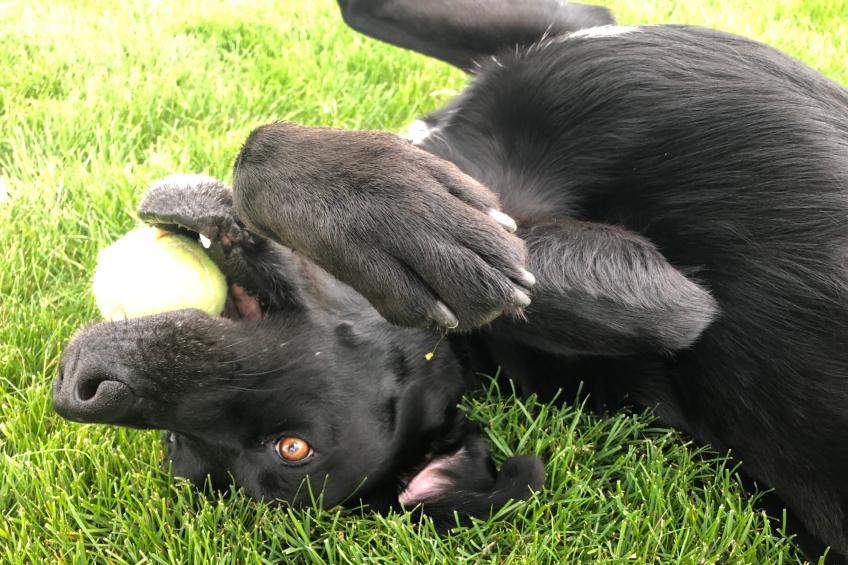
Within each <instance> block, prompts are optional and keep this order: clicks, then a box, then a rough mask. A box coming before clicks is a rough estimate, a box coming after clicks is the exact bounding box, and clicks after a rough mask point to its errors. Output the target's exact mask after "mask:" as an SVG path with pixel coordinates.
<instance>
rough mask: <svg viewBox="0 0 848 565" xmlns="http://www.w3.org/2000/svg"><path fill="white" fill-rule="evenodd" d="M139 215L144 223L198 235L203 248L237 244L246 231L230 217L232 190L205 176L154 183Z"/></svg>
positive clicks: (171, 178) (180, 177)
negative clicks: (218, 243) (213, 244)
mask: <svg viewBox="0 0 848 565" xmlns="http://www.w3.org/2000/svg"><path fill="white" fill-rule="evenodd" d="M138 215H139V217H140V218H141V220H142V221H143V222H145V223H147V224H151V225H157V226H161V227H164V228H166V229H174V230H184V231H188V232H194V233H196V234H198V238H199V240H200V242H201V243H202V244H203V246H204V247H207V248H208V247H209V246H210V245H211V244H212V243H213V242H220V243H221V244H222V245H223V247H224V248H230V247H231V246H232V245H234V244H237V243H240V242H241V241H242V239H243V238H244V237H245V235H246V234H245V232H244V230H242V228H241V226H239V224H238V222H237V221H236V220H235V218H234V216H233V195H232V191H231V190H230V189H229V188H228V187H227V185H225V184H224V183H223V182H221V181H219V180H218V179H215V178H212V177H207V176H204V175H171V176H169V177H166V178H164V179H162V180H159V181H157V182H155V183H153V184H152V185H151V186H150V188H149V189H148V191H147V193H146V194H145V195H144V197H143V198H142V201H141V204H140V205H139V209H138Z"/></svg>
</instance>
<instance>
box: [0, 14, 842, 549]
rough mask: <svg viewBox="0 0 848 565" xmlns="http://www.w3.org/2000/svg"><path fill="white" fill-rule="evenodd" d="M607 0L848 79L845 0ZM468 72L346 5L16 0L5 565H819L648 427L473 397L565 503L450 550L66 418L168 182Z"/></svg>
mask: <svg viewBox="0 0 848 565" xmlns="http://www.w3.org/2000/svg"><path fill="white" fill-rule="evenodd" d="M606 4H607V5H609V6H610V7H611V8H613V10H614V11H615V13H616V14H617V16H618V18H619V20H620V21H621V22H623V23H669V22H675V23H692V24H701V25H706V26H710V27H716V28H720V29H724V30H728V31H734V32H738V33H742V34H744V35H748V36H751V37H754V38H758V39H761V40H763V41H765V42H767V43H770V44H771V45H774V46H776V47H778V48H781V49H783V50H785V51H787V52H788V53H790V54H792V55H794V56H796V57H798V58H800V59H801V60H803V61H805V62H807V63H808V64H810V65H812V66H813V67H815V68H816V69H818V70H820V71H822V72H823V73H825V74H827V75H828V76H830V77H832V78H834V79H835V80H837V81H839V82H841V83H842V84H848V1H846V0H738V1H737V0H690V1H688V2H674V1H671V0H643V1H638V2H637V1H635V0H629V1H625V0H617V1H611V2H606ZM465 80H466V79H465V77H464V76H463V75H462V74H461V73H460V72H458V71H456V70H453V69H451V68H449V67H447V66H445V65H443V64H441V63H437V62H434V61H430V60H427V59H425V58H423V57H420V56H418V55H413V54H410V53H407V52H403V51H400V50H398V49H394V48H391V47H388V46H384V45H382V44H379V43H377V42H375V41H372V40H370V39H367V38H364V37H361V36H358V35H355V34H354V33H352V32H351V31H349V30H348V29H346V28H345V27H344V26H343V25H342V22H341V19H340V17H339V16H338V14H337V10H336V7H335V4H334V3H333V2H331V1H329V0H321V1H311V0H280V1H277V2H272V1H270V0H258V1H251V2H247V1H239V0H230V1H224V0H203V1H193V0H192V1H180V2H164V1H159V0H149V1H135V2H130V1H126V2H117V1H114V2H106V1H105V0H66V1H59V0H29V1H27V0H17V1H11V2H2V3H0V132H2V135H0V249H2V250H3V251H2V253H0V510H2V520H0V561H2V562H4V563H27V562H68V563H86V562H109V563H133V564H134V563H141V562H157V563H186V562H219V563H230V562H239V563H252V562H258V561H268V562H277V561H285V560H294V561H298V562H300V561H303V562H317V563H320V562H361V561H381V562H415V563H418V562H421V563H424V562H434V563H453V562H458V561H473V562H478V561H481V562H503V561H508V560H514V561H516V562H525V563H547V562H550V563H557V562H565V563H576V562H597V563H625V562H627V563H630V562H634V563H646V562H656V563H716V562H721V563H758V562H759V563H796V562H799V561H801V557H800V556H799V554H798V552H797V550H796V549H795V547H794V546H793V544H792V542H791V541H790V540H789V539H787V538H786V536H784V535H783V534H782V532H781V531H780V530H781V529H780V527H776V526H775V525H774V524H772V523H770V522H769V521H768V520H767V519H766V518H765V516H764V515H763V514H762V512H760V511H758V510H757V509H756V505H755V501H754V500H752V497H751V496H750V495H749V494H747V493H745V492H744V490H743V489H742V487H741V486H740V484H739V481H738V478H737V476H736V474H735V473H734V469H733V467H732V466H731V465H728V464H727V463H726V462H725V461H724V460H723V458H722V457H720V456H719V455H717V454H712V453H710V452H706V451H702V450H698V449H696V448H695V447H694V446H692V445H691V443H689V441H688V439H687V438H686V437H683V436H681V435H680V434H677V433H675V432H672V431H669V430H665V429H662V428H659V427H657V426H656V424H655V423H653V422H652V420H651V418H650V417H649V415H632V414H631V415H625V414H622V415H617V416H614V417H610V418H608V419H603V420H602V419H598V418H596V417H594V416H592V415H591V414H589V413H588V412H586V411H583V410H581V408H580V406H566V407H563V408H555V407H553V406H548V405H542V404H538V403H535V402H533V401H532V400H530V401H525V402H521V401H517V400H515V399H514V398H513V397H512V396H511V394H510V391H509V390H501V391H498V390H497V389H496V388H494V387H493V388H491V389H490V390H488V391H486V392H482V393H480V394H477V395H475V396H472V397H470V398H468V399H467V400H466V402H465V407H466V409H467V410H468V411H469V413H470V414H471V415H472V417H474V418H475V419H477V420H479V421H481V422H483V423H484V426H485V429H486V433H487V434H488V436H489V438H490V439H491V442H492V444H493V447H494V450H495V452H496V453H497V455H498V457H499V458H501V459H503V458H504V457H506V456H508V455H510V454H512V453H522V452H534V453H537V454H540V455H541V456H543V457H544V458H545V459H546V461H547V463H548V478H547V482H546V489H545V491H544V492H542V493H540V494H538V495H537V496H535V497H534V498H533V499H532V500H530V501H529V502H527V503H522V504H518V505H516V506H515V507H514V508H512V510H513V511H514V513H513V514H512V521H511V522H503V521H496V520H495V521H490V522H480V523H477V524H475V525H474V526H473V527H470V528H465V529H460V530H456V531H454V532H453V533H452V534H450V535H448V536H444V537H437V536H436V535H435V534H434V533H433V531H432V529H431V527H430V525H429V524H428V523H426V522H423V523H415V522H413V521H412V520H411V519H410V518H409V516H407V515H402V514H399V515H391V516H386V517H379V516H373V515H371V514H369V513H368V512H367V511H362V510H344V511H342V510H338V509H327V510H321V509H307V510H294V509H291V508H287V507H285V506H276V507H274V506H270V505H267V504H260V503H255V502H252V501H250V500H248V499H246V498H245V497H244V496H243V495H241V494H239V493H234V494H230V495H226V496H204V495H201V494H199V493H197V492H196V491H194V490H193V489H192V488H191V487H190V486H188V485H187V484H185V483H184V482H183V481H180V480H177V479H174V478H173V477H171V476H169V474H168V473H167V471H166V470H164V469H163V467H162V465H161V456H162V453H161V449H160V446H159V443H158V434H157V433H154V432H139V431H132V430H126V429H116V428H107V427H99V426H83V425H76V424H72V423H69V422H66V421H64V420H62V419H61V418H59V417H58V416H56V415H55V414H54V413H53V412H52V409H51V407H50V384H51V381H52V379H53V377H54V373H55V370H56V365H57V361H58V357H59V353H60V351H61V348H62V346H63V344H64V343H65V342H67V340H68V339H69V337H70V336H71V335H72V334H73V332H74V331H75V329H76V328H78V327H79V326H80V325H82V324H85V323H87V322H89V321H91V320H94V319H96V312H95V309H94V303H93V299H92V297H91V295H90V293H89V285H90V278H91V272H92V267H93V264H94V260H95V257H96V251H97V249H98V248H99V247H101V246H102V245H103V244H104V243H105V242H108V241H110V240H112V239H114V238H116V237H117V236H119V235H120V234H122V233H123V232H124V231H126V230H128V229H129V228H130V227H132V226H133V225H134V224H135V222H136V219H135V218H134V208H135V206H136V204H137V202H138V198H139V196H140V194H141V192H142V191H143V189H144V187H145V186H146V185H147V184H148V183H150V182H151V181H152V180H154V179H156V178H158V177H161V176H164V175H166V174H169V173H172V172H175V171H180V172H204V173H208V174H211V175H215V176H220V177H222V178H226V179H229V177H230V167H231V163H232V160H233V158H234V156H235V154H236V152H237V150H238V148H239V145H240V144H241V142H242V140H243V139H244V138H245V136H246V135H247V133H248V132H249V131H250V130H251V129H252V128H253V127H255V126H257V125H259V124H262V123H266V122H269V121H272V120H280V119H285V120H293V121H298V122H302V123H306V124H319V125H330V126H337V127H348V128H372V129H387V130H393V131H397V130H399V129H401V128H402V127H403V126H404V125H405V124H406V123H408V122H410V121H411V120H412V119H413V118H414V117H415V116H416V115H418V114H420V113H422V112H425V111H428V110H430V109H433V108H435V107H436V106H438V105H439V104H441V103H443V102H445V101H446V100H447V99H448V98H449V97H450V96H451V95H452V94H453V93H455V92H456V91H458V90H459V89H461V88H462V86H463V84H464V83H465Z"/></svg>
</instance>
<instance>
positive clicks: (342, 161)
mask: <svg viewBox="0 0 848 565" xmlns="http://www.w3.org/2000/svg"><path fill="white" fill-rule="evenodd" d="M340 4H341V6H342V11H343V15H344V16H345V19H346V21H348V23H349V24H350V25H352V26H353V27H355V28H357V29H360V30H361V31H364V32H366V33H369V34H371V35H374V36H376V37H379V38H381V39H384V40H387V41H390V42H392V43H395V44H398V45H401V46H404V47H411V48H414V49H417V50H419V51H422V52H424V53H427V54H430V55H434V56H436V57H439V58H441V59H443V60H446V61H448V62H450V63H452V64H455V65H457V66H460V67H462V68H466V69H470V70H473V71H474V72H475V73H476V75H477V76H476V78H475V80H474V81H473V82H472V83H471V85H470V86H469V87H468V89H467V90H466V91H465V92H463V93H462V94H461V95H460V96H459V97H458V98H457V99H456V100H454V101H452V102H451V103H450V104H448V106H447V107H446V108H444V109H442V110H439V111H437V112H435V113H433V114H432V115H430V116H427V117H425V118H423V119H422V120H421V121H420V122H418V123H417V124H415V127H414V128H413V130H412V138H413V143H409V142H406V141H403V140H401V139H399V138H397V137H396V136H393V135H390V134H379V133H373V132H350V131H339V130H331V129H321V128H305V127H301V126H294V125H290V124H274V125H270V126H265V127H263V128H260V129H258V130H256V131H255V132H254V133H253V134H251V136H250V138H249V139H248V140H247V142H246V143H245V146H244V148H243V149H242V152H241V153H240V155H239V157H238V160H237V162H236V168H235V178H234V196H235V205H234V209H233V203H232V201H231V199H230V198H231V197H230V195H229V193H228V192H227V191H226V189H224V188H223V187H222V186H221V185H220V184H217V183H215V182H214V181H200V182H198V181H194V182H189V183H180V182H178V181H174V180H172V181H169V182H167V183H165V184H166V185H167V186H164V185H163V186H160V187H157V188H154V189H153V190H152V191H151V192H150V193H149V195H148V196H147V198H146V199H145V202H144V203H143V204H142V210H141V212H142V217H143V218H145V219H146V220H147V221H149V222H151V223H158V224H179V225H181V226H183V227H185V228H187V229H189V230H191V231H195V232H199V233H204V234H206V235H207V236H210V237H211V238H212V239H213V240H215V241H217V242H218V245H216V247H215V248H214V249H213V251H214V252H215V253H217V255H216V258H217V259H218V261H219V263H220V264H221V265H222V267H223V268H224V270H225V272H226V273H227V275H228V278H229V279H230V281H231V282H233V283H238V285H239V286H238V287H236V288H235V289H234V293H233V296H232V297H231V312H232V314H233V315H232V316H230V317H236V318H239V317H240V318H246V319H247V320H246V321H245V320H242V321H238V322H233V321H230V320H225V319H220V318H212V317H209V316H206V315H203V314H201V313H199V312H182V313H175V314H168V315H162V316H157V317H151V318H145V319H141V320H136V321H131V322H127V323H122V324H101V325H97V326H94V327H92V328H89V329H88V330H86V331H84V332H82V333H81V334H80V335H79V336H78V337H77V338H76V339H75V341H74V342H73V343H72V344H71V345H70V346H69V347H68V350H67V351H66V354H65V356H64V360H63V368H62V372H61V374H60V378H59V379H57V383H56V388H55V390H54V402H55V404H56V406H57V409H58V410H59V411H60V412H61V413H63V414H64V415H66V416H68V417H72V418H75V419H82V420H87V421H103V422H109V423H120V424H126V425H136V426H142V427H155V428H163V429H170V430H174V431H176V432H178V433H177V434H172V439H173V440H174V441H175V442H176V444H174V445H175V447H173V448H172V449H171V455H172V459H173V465H174V471H175V473H177V474H183V475H186V476H190V477H192V478H193V479H194V480H197V481H202V480H203V477H205V476H206V475H207V474H208V475H211V476H212V477H213V482H217V483H219V484H226V483H228V481H229V476H230V475H232V477H233V478H234V479H235V481H236V483H237V484H240V485H242V486H244V487H245V489H246V490H247V491H248V492H249V493H250V494H251V495H253V496H256V497H265V498H285V499H290V500H292V499H298V500H300V499H301V496H302V494H301V495H296V494H295V493H296V491H297V486H298V485H299V484H300V482H301V480H302V479H303V478H304V476H305V475H307V474H308V475H309V477H310V480H311V481H315V480H317V481H318V484H321V482H322V481H326V483H327V484H326V488H325V491H324V492H325V501H326V502H329V503H337V502H340V501H343V500H345V499H347V497H349V496H351V495H353V494H354V491H356V493H357V497H354V498H356V499H357V500H358V499H360V498H361V499H363V500H365V501H366V502H368V503H370V504H372V505H373V506H375V507H378V508H380V507H387V506H391V505H393V504H396V503H397V501H398V500H400V501H401V502H403V503H407V504H409V503H417V502H424V503H425V506H424V507H425V510H426V511H428V512H429V513H431V514H432V515H434V516H436V517H439V516H441V517H443V518H445V519H447V517H449V516H450V514H451V512H452V511H453V510H459V511H460V513H465V514H469V515H477V514H482V513H485V512H487V511H488V509H489V508H490V507H492V506H493V505H494V506H497V505H499V504H502V502H503V501H505V500H506V499H508V498H520V497H522V496H525V495H526V494H527V492H528V488H527V487H528V485H529V486H532V487H534V488H536V487H538V486H539V482H540V479H541V469H540V467H539V463H538V461H536V460H534V459H532V458H514V459H511V460H509V461H508V462H507V463H506V464H505V465H504V467H503V468H502V469H501V473H500V474H499V475H498V474H496V473H495V472H494V469H493V468H492V467H491V464H490V463H488V458H487V455H486V449H485V446H484V445H483V443H482V440H480V439H479V437H478V436H477V435H476V434H475V433H474V432H473V430H471V429H470V428H469V427H468V426H467V425H466V424H465V423H464V420H463V418H462V417H461V415H459V414H457V413H456V411H455V409H454V408H453V406H454V405H455V402H456V400H457V399H458V398H459V396H460V395H461V394H462V393H463V391H465V390H467V388H468V387H469V386H472V385H473V380H472V379H470V378H469V376H468V375H469V374H470V373H471V372H475V371H477V372H480V371H484V372H485V371H493V370H495V369H496V368H497V367H498V366H500V367H502V368H503V370H504V372H505V373H506V374H507V375H508V376H509V377H511V378H512V379H514V380H515V381H516V382H518V383H519V384H520V386H521V388H522V390H523V392H527V393H529V392H538V393H541V394H542V395H545V396H547V395H551V394H552V393H553V391H555V390H557V389H558V388H564V389H566V390H574V389H575V388H576V386H577V383H578V382H580V381H584V383H585V388H584V390H588V392H589V393H590V397H591V398H594V399H595V400H596V401H598V402H599V403H600V404H602V405H605V406H608V407H612V406H615V405H618V404H620V403H622V402H628V403H634V404H636V405H640V406H646V407H650V408H653V409H654V410H655V412H656V414H657V415H658V416H659V418H661V419H662V420H663V421H664V422H666V423H667V424H669V425H672V426H675V427H677V428H679V429H681V430H683V431H685V432H687V433H689V434H691V435H692V436H693V437H695V438H696V439H697V440H698V441H700V442H703V443H706V444H710V445H712V446H713V447H715V448H716V449H718V450H721V451H724V450H728V449H729V450H731V451H732V453H733V455H734V456H735V457H737V458H739V459H740V460H741V461H742V462H743V468H744V469H745V471H746V472H747V473H748V474H749V475H750V476H751V477H753V478H754V479H756V480H758V481H761V482H763V483H764V484H766V485H769V486H771V487H774V488H775V490H776V492H777V493H778V494H779V495H780V497H781V498H782V500H783V501H785V503H786V504H787V505H788V506H789V507H790V508H791V509H792V510H793V511H794V512H795V513H796V514H797V515H798V516H799V518H800V520H801V521H802V522H803V524H804V526H806V528H808V529H809V530H810V531H811V532H812V533H813V534H814V536H816V537H817V538H818V539H820V540H822V541H824V542H825V543H827V544H829V545H831V546H833V548H834V550H835V552H836V553H838V554H841V555H848V484H846V480H845V477H848V451H847V450H846V449H845V446H846V445H848V222H846V220H848V94H846V91H845V90H844V89H842V88H840V87H839V86H838V85H836V84H834V83H832V82H830V81H828V80H827V79H825V78H824V77H822V76H821V75H819V74H817V73H815V72H814V71H812V70H810V69H809V68H807V67H805V66H804V65H802V64H800V63H798V62H797V61H794V60H792V59H790V58H788V57H786V56H785V55H782V54H780V53H778V52H776V51H775V50H773V49H771V48H768V47H765V46H763V45H760V44H757V43H754V42H751V41H748V40H745V39H741V38H738V37H734V36H730V35H727V34H722V33H718V32H713V31H706V30H700V29H695V28H686V27H640V28H616V27H605V28H595V29H591V30H588V31H584V32H578V33H576V34H573V35H568V34H567V32H569V31H573V30H575V29H579V28H582V27H587V26H591V25H597V24H604V23H609V22H610V19H609V16H608V14H607V13H606V12H605V11H603V10H599V9H595V8H592V7H585V6H579V5H573V4H569V5H560V4H558V3H557V2H547V1H546V0H540V1H539V2H535V3H530V4H529V5H526V6H522V7H521V8H520V9H519V8H513V7H511V6H510V4H511V3H508V2H492V3H490V5H489V6H488V7H487V9H486V10H483V11H482V12H485V15H481V14H482V12H481V10H480V7H479V6H478V4H479V2H478V1H477V0H458V1H457V2H452V3H442V2H432V3H427V4H417V3H415V2H414V1H411V2H391V3H386V4H385V5H384V4H383V3H382V2H370V3H365V4H364V5H363V4H362V3H360V2H355V1H353V0H351V1H349V2H346V1H342V0H340ZM422 6H426V7H422ZM471 14H475V17H476V20H475V17H470V15H471ZM477 20H482V21H480V23H479V25H477V24H475V23H474V22H475V21H477ZM433 30H438V33H435V32H434V31H433ZM469 38H471V39H469ZM454 165H455V166H454ZM472 179H476V181H477V182H475V181H474V180H472ZM483 187H486V188H483ZM175 195H177V196H176V197H175ZM495 195H496V197H495ZM498 210H500V212H499V211H498ZM503 213H505V214H507V215H508V216H510V217H512V218H514V219H515V220H516V222H517V224H518V230H517V232H516V234H514V235H513V234H510V233H509V231H510V230H511V229H512V228H513V225H512V224H511V221H510V219H509V218H508V217H506V216H504V214H503ZM502 226H504V227H505V228H506V229H504V227H502ZM260 234H261V235H264V236H266V237H267V238H268V239H264V238H263V237H261V236H260ZM516 236H517V237H516ZM269 239H270V240H274V241H277V242H280V243H282V244H283V245H285V246H286V247H283V246H280V245H277V244H276V243H272V242H271V241H269ZM290 249H294V250H295V251H296V253H293V252H292V251H291V250H290ZM525 268H526V269H528V270H529V271H530V273H533V274H534V275H535V279H536V282H535V284H534V280H533V278H534V277H533V276H532V275H529V274H528V273H527V272H526V271H524V269H525ZM337 279H338V280H337ZM339 281H342V282H343V283H346V284H342V283H340V282H339ZM348 285H349V286H348ZM241 287H244V288H246V289H248V291H249V292H250V294H251V295H253V296H255V297H256V298H257V299H258V301H257V300H254V299H253V298H251V297H250V296H248V295H247V294H245V293H244V292H243V291H242V290H241ZM354 289H355V290H354ZM528 295H529V296H530V297H532V303H530V304H529V305H528V304H527V302H528V300H527V297H528ZM363 297H364V298H365V299H367V302H366V300H365V299H364V298H363ZM368 302H370V305H369V304H368ZM372 306H373V308H372ZM375 309H376V310H375ZM378 312H379V314H378ZM502 312H505V315H502V316H500V317H499V316H498V315H499V314H501V313H502ZM386 320H389V321H391V322H394V325H393V324H390V323H389V322H387V321H386ZM432 322H435V323H436V324H437V325H441V326H446V327H454V326H456V325H458V326H459V330H464V331H460V332H458V333H453V334H451V337H450V340H449V341H450V347H446V348H444V349H442V350H440V351H439V353H438V354H437V355H436V356H435V357H434V358H433V359H432V361H428V360H426V359H425V358H424V353H426V352H427V351H429V350H430V349H432V347H433V345H434V344H435V343H436V341H437V340H438V338H439V335H440V333H439V332H438V331H434V330H432V329H404V328H401V327H399V325H404V326H410V327H414V326H426V325H429V324H431V323H432ZM124 337H126V339H123V338H124ZM107 344H108V345H107ZM151 351H154V352H157V355H160V356H161V357H162V358H163V359H161V360H159V361H157V362H156V363H151V361H150V359H151V356H150V352H151ZM117 359H120V360H121V363H120V365H121V368H120V370H116V369H114V366H115V365H116V360H117ZM330 373H332V374H331V375H330ZM104 375H105V376H104ZM209 375H214V377H215V378H214V380H213V381H212V384H210V383H209V382H204V380H203V379H205V378H207V377H208V376H209ZM207 380H208V379H207ZM85 382H88V383H89V384H88V385H86V386H85V387H83V385H82V384H80V383H85ZM92 382H94V386H92V384H91V383H92ZM221 383H223V384H225V385H226V386H225V387H224V388H221V387H219V386H217V385H219V384H221ZM104 385H108V386H104ZM124 385H127V386H124ZM236 385H237V388H233V387H236ZM110 387H111V388H110ZM83 389H84V390H87V391H89V393H90V394H83V395H82V397H81V396H80V394H79V390H83ZM281 389H286V394H287V395H288V396H286V397H285V398H286V400H285V406H284V407H281V405H280V403H281V402H282V401H281V398H282V397H279V396H278V395H275V392H278V391H280V390H281ZM101 390H102V391H103V392H101ZM107 393H108V394H107ZM291 398H294V399H296V400H297V402H296V404H297V405H294V406H292V405H290V399H291ZM318 399H320V400H318ZM316 415H317V416H319V417H318V420H321V422H319V423H318V424H316V423H315V422H314V420H315V419H316ZM322 422H323V423H322ZM322 426H323V427H322ZM342 428H343V429H342ZM287 435H293V436H295V437H300V438H304V439H306V440H307V441H309V443H310V444H311V445H313V446H314V447H315V456H314V457H311V456H310V457H309V458H308V459H307V460H306V461H305V462H303V463H300V462H298V464H297V465H290V464H289V463H284V464H281V463H280V462H279V460H278V459H274V460H272V459H271V458H269V456H268V453H269V449H270V452H273V451H274V450H273V448H268V447H267V446H268V445H273V444H274V441H275V440H276V439H277V438H279V437H281V436H287ZM374 443H378V444H379V445H376V446H375V445H373V444H374ZM228 473H229V474H228ZM366 479H367V480H366ZM363 481H364V482H363ZM357 489H358V490H357ZM457 493H459V494H457Z"/></svg>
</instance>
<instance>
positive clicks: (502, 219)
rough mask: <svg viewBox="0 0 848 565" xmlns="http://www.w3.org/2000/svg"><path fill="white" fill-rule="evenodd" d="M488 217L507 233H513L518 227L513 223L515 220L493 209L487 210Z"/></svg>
mask: <svg viewBox="0 0 848 565" xmlns="http://www.w3.org/2000/svg"><path fill="white" fill-rule="evenodd" d="M489 217H490V218H492V219H493V220H495V221H496V222H497V223H499V224H500V225H502V226H503V228H504V229H505V230H506V231H508V232H509V233H512V232H514V231H515V230H517V229H518V226H517V225H516V223H515V220H513V219H512V218H510V217H509V216H507V215H506V214H504V213H503V212H501V211H500V210H495V209H494V208H489Z"/></svg>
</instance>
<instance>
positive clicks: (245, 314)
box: [221, 282, 266, 321]
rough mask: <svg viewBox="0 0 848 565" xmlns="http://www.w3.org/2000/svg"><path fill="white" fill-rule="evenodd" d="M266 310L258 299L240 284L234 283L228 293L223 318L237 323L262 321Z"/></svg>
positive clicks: (222, 313)
mask: <svg viewBox="0 0 848 565" xmlns="http://www.w3.org/2000/svg"><path fill="white" fill-rule="evenodd" d="M265 310H266V309H265V308H263V307H262V304H261V302H260V301H259V299H258V298H256V297H255V296H253V295H251V294H250V293H249V292H248V291H247V290H245V288H244V287H243V286H241V285H240V284H239V283H237V282H233V283H230V288H229V290H228V291H227V301H226V303H224V310H223V312H221V316H222V317H224V318H227V319H228V320H235V321H244V320H261V319H262V318H264V317H265Z"/></svg>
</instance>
